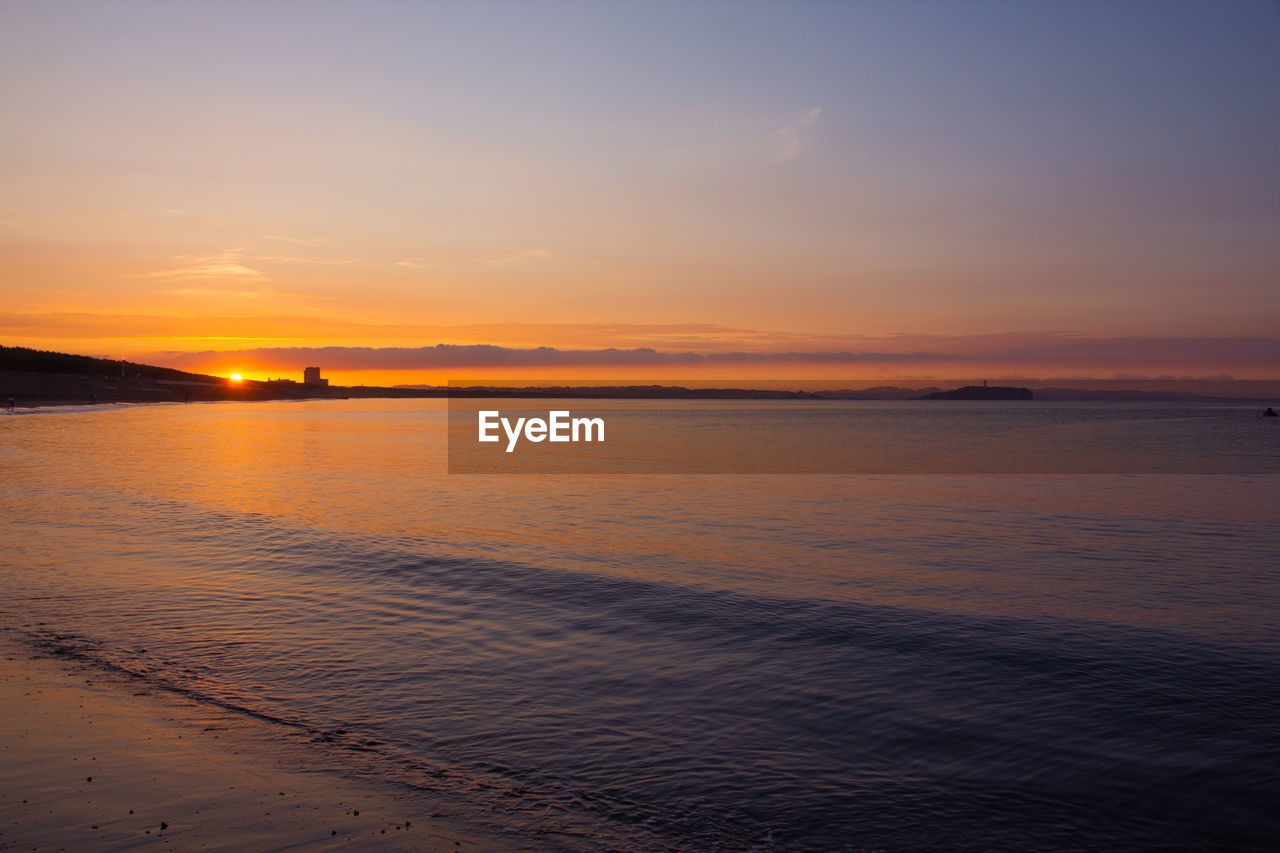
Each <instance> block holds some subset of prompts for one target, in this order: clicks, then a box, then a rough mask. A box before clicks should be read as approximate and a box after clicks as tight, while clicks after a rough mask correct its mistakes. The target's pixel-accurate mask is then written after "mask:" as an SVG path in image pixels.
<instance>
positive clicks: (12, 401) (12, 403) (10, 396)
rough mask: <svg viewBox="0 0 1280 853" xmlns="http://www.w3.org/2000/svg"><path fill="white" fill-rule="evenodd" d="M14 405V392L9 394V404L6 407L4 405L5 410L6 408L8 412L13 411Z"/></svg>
mask: <svg viewBox="0 0 1280 853" xmlns="http://www.w3.org/2000/svg"><path fill="white" fill-rule="evenodd" d="M14 405H15V404H14V400H13V395H12V394H10V395H9V404H8V405H7V406H5V407H4V410H5V411H6V412H12V411H13V407H14Z"/></svg>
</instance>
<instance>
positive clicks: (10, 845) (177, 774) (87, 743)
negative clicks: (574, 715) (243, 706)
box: [0, 635, 537, 853]
mask: <svg viewBox="0 0 1280 853" xmlns="http://www.w3.org/2000/svg"><path fill="white" fill-rule="evenodd" d="M236 716H237V715H235V714H232V713H231V712H228V711H225V710H222V709H218V708H208V707H205V706H203V705H201V704H200V703H197V702H194V701H192V700H188V699H185V698H183V697H177V696H172V695H167V694H161V693H153V692H148V691H147V689H146V688H145V686H143V685H141V684H140V683H138V682H131V681H130V680H129V679H127V678H119V677H112V676H111V675H110V674H109V673H101V672H98V671H95V670H93V669H90V668H89V667H87V666H84V665H83V664H78V663H76V662H74V661H67V660H63V659H60V658H57V657H53V656H49V655H46V654H43V653H41V652H38V651H35V650H33V649H31V648H28V647H27V646H26V645H25V644H21V643H17V642H14V641H13V640H12V639H10V638H6V637H3V635H0V732H2V733H3V734H2V735H0V737H2V740H0V850H70V851H106V850H135V849H155V850H182V851H188V850H228V851H230V850H235V851H268V850H272V851H274V850H291V851H294V850H296V851H312V850H418V851H444V853H448V852H449V851H480V850H484V851H500V850H517V849H537V845H526V844H522V843H520V842H519V841H517V840H515V839H512V838H511V837H510V836H501V835H497V834H495V833H493V832H486V831H485V830H484V829H481V828H479V827H476V826H468V825H467V824H466V821H465V819H460V818H458V816H456V815H449V816H444V817H442V816H440V815H439V813H435V815H436V816H433V813H432V812H431V811H430V807H429V806H427V805H425V804H424V803H423V802H422V801H421V799H420V798H413V797H410V796H407V795H404V796H401V795H397V793H396V792H394V791H393V790H392V789H390V788H389V787H388V788H384V787H382V786H378V785H376V784H374V783H367V782H362V781H360V780H356V779H348V778H343V777H341V776H339V775H337V774H334V773H331V772H309V771H306V770H302V769H297V768H294V767H289V766H285V762H283V761H282V760H281V759H280V758H279V757H277V756H275V755H273V754H272V752H271V750H267V749H261V748H258V747H257V746H256V745H255V744H254V743H253V742H252V739H251V738H244V737H240V736H239V734H238V730H240V729H243V728H244V727H246V726H251V725H254V723H252V722H248V721H243V720H239V719H234V718H235V717H236Z"/></svg>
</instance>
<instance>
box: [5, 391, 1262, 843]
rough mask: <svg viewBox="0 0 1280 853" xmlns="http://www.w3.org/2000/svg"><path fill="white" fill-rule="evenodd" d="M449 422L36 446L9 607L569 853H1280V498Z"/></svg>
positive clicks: (218, 417)
mask: <svg viewBox="0 0 1280 853" xmlns="http://www.w3.org/2000/svg"><path fill="white" fill-rule="evenodd" d="M444 419H445V412H444V410H443V406H442V404H441V403H440V402H439V401H325V402H309V403H265V404H245V405H241V404H220V405H209V406H188V407H183V406H156V407H145V408H135V409H127V410H126V409H116V410H113V411H105V412H104V411H90V412H66V413H62V414H60V415H59V416H57V417H41V418H29V417H24V418H10V419H6V420H5V421H4V422H3V423H2V424H0V427H2V428H3V433H2V434H0V472H2V473H3V478H4V482H3V485H2V486H0V496H2V498H3V509H4V513H5V533H6V536H5V546H6V547H5V549H4V553H3V555H2V556H0V572H2V576H3V582H4V584H5V587H6V590H7V597H6V600H5V602H4V603H3V604H2V605H0V617H2V618H3V620H4V623H5V625H7V626H10V627H13V628H17V629H20V630H21V631H23V632H25V635H26V636H27V637H28V639H29V640H30V641H32V642H37V643H41V644H44V645H45V647H53V648H60V649H62V650H63V651H64V653H67V654H73V655H75V656H77V657H78V658H79V659H81V660H84V661H87V662H90V663H93V664H95V665H99V666H109V667H115V668H118V669H120V670H123V671H126V672H128V673H131V674H132V675H131V676H130V677H136V678H140V679H144V680H146V681H147V682H148V683H149V684H151V685H153V686H154V687H156V688H162V689H165V690H172V691H177V692H180V693H183V694H185V695H187V696H190V697H193V698H196V699H197V700H199V701H203V702H210V703H215V704H217V705H221V706H224V707H230V708H235V709H240V710H243V711H245V712H248V713H251V714H253V715H256V716H258V717H259V718H260V719H262V720H263V721H265V722H267V723H273V724H275V725H278V727H279V729H280V730H281V737H287V738H289V739H291V740H297V741H300V742H302V743H303V744H305V745H306V750H308V751H309V753H307V754H310V755H312V756H314V761H315V765H316V767H318V768H328V769H332V770H336V771H341V772H347V773H355V774H364V775H368V776H370V777H373V778H376V779H381V780H386V781H391V782H394V783H398V784H401V785H404V786H407V787H408V788H419V789H426V790H428V791H438V792H440V793H441V794H442V795H447V796H449V797H456V798H459V800H460V801H465V802H468V803H471V804H472V805H473V807H474V809H475V810H476V812H477V813H480V814H485V815H488V816H490V817H489V819H491V820H493V821H494V822H495V824H497V825H500V826H503V827H506V828H509V829H513V830H516V831H518V832H519V833H522V834H524V835H526V836H527V837H530V838H542V839H557V843H563V844H566V845H567V844H570V843H581V844H583V845H598V846H600V847H603V848H605V849H627V848H628V847H631V848H635V849H660V848H663V847H670V848H673V849H682V850H711V849H724V850H745V849H752V848H755V849H778V850H842V849H848V850H873V849H874V850H890V851H897V850H902V851H917V850H987V849H993V848H1002V849H1038V850H1070V849H1081V848H1090V849H1097V848H1107V849H1127V850H1139V849H1141V850H1212V849H1221V850H1228V849H1231V850H1247V849H1258V850H1262V849H1266V847H1267V845H1268V844H1269V843H1270V841H1271V840H1272V839H1274V837H1276V835H1277V833H1280V823H1277V822H1276V821H1275V819H1274V818H1271V817H1269V812H1268V808H1269V804H1270V802H1272V801H1273V800H1274V799H1275V798H1276V796H1277V795H1278V794H1280V790H1277V784H1276V778H1277V776H1276V769H1277V768H1276V764H1275V758H1274V756H1275V755H1277V754H1280V724H1278V723H1277V721H1276V719H1275V714H1274V708H1275V707H1278V706H1280V663H1277V661H1278V660H1280V656H1278V655H1277V652H1280V628H1278V627H1277V626H1276V624H1275V620H1274V617H1273V613H1274V612H1275V608H1276V606H1277V605H1278V604H1280V580H1278V579H1277V578H1276V575H1275V571H1274V568H1273V566H1274V562H1275V560H1274V555H1275V554H1276V553H1277V552H1280V522H1278V521H1277V519H1278V518H1280V512H1278V511H1277V510H1280V496H1277V494H1276V492H1275V490H1274V488H1273V487H1271V485H1270V484H1269V481H1268V479H1267V478H1262V477H1258V476H1249V475H1217V476H1207V475H1206V476H1171V475H1160V476H1120V475H1110V476H1107V475H1098V476H1076V477H1073V476H1056V477H1055V476H988V477H981V476H862V477H822V476H783V477H770V476H759V477H734V476H647V477H639V476H637V477H627V478H622V479H618V478H608V477H594V476H541V477H533V476H531V477H485V476H459V475H452V476H451V475H447V474H445V473H444V466H445V463H444V455H445V448H444V438H445V436H444ZM574 839H576V841H575V840H574ZM584 849H586V848H584Z"/></svg>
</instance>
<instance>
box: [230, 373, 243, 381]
mask: <svg viewBox="0 0 1280 853" xmlns="http://www.w3.org/2000/svg"><path fill="white" fill-rule="evenodd" d="M227 378H228V379H230V380H231V381H232V382H239V381H240V380H241V379H244V377H243V376H241V375H240V374H239V373H233V374H231V375H230V376H229V377H227Z"/></svg>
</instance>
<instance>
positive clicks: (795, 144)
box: [769, 107, 822, 163]
mask: <svg viewBox="0 0 1280 853" xmlns="http://www.w3.org/2000/svg"><path fill="white" fill-rule="evenodd" d="M820 115H822V107H814V108H813V109H811V110H809V111H808V112H807V113H805V114H804V115H803V116H801V117H800V118H798V119H796V120H794V121H791V122H788V123H787V124H784V125H783V126H782V127H780V128H778V129H777V130H775V131H774V132H773V134H772V136H771V137H770V139H769V150H770V153H771V154H772V156H773V162H774V163H784V162H786V161H787V160H794V159H795V158H796V157H798V156H799V155H800V154H801V153H802V152H803V151H804V150H805V148H806V147H808V144H809V136H810V132H809V129H810V128H811V127H813V125H814V123H815V122H816V121H817V120H818V116H820Z"/></svg>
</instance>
